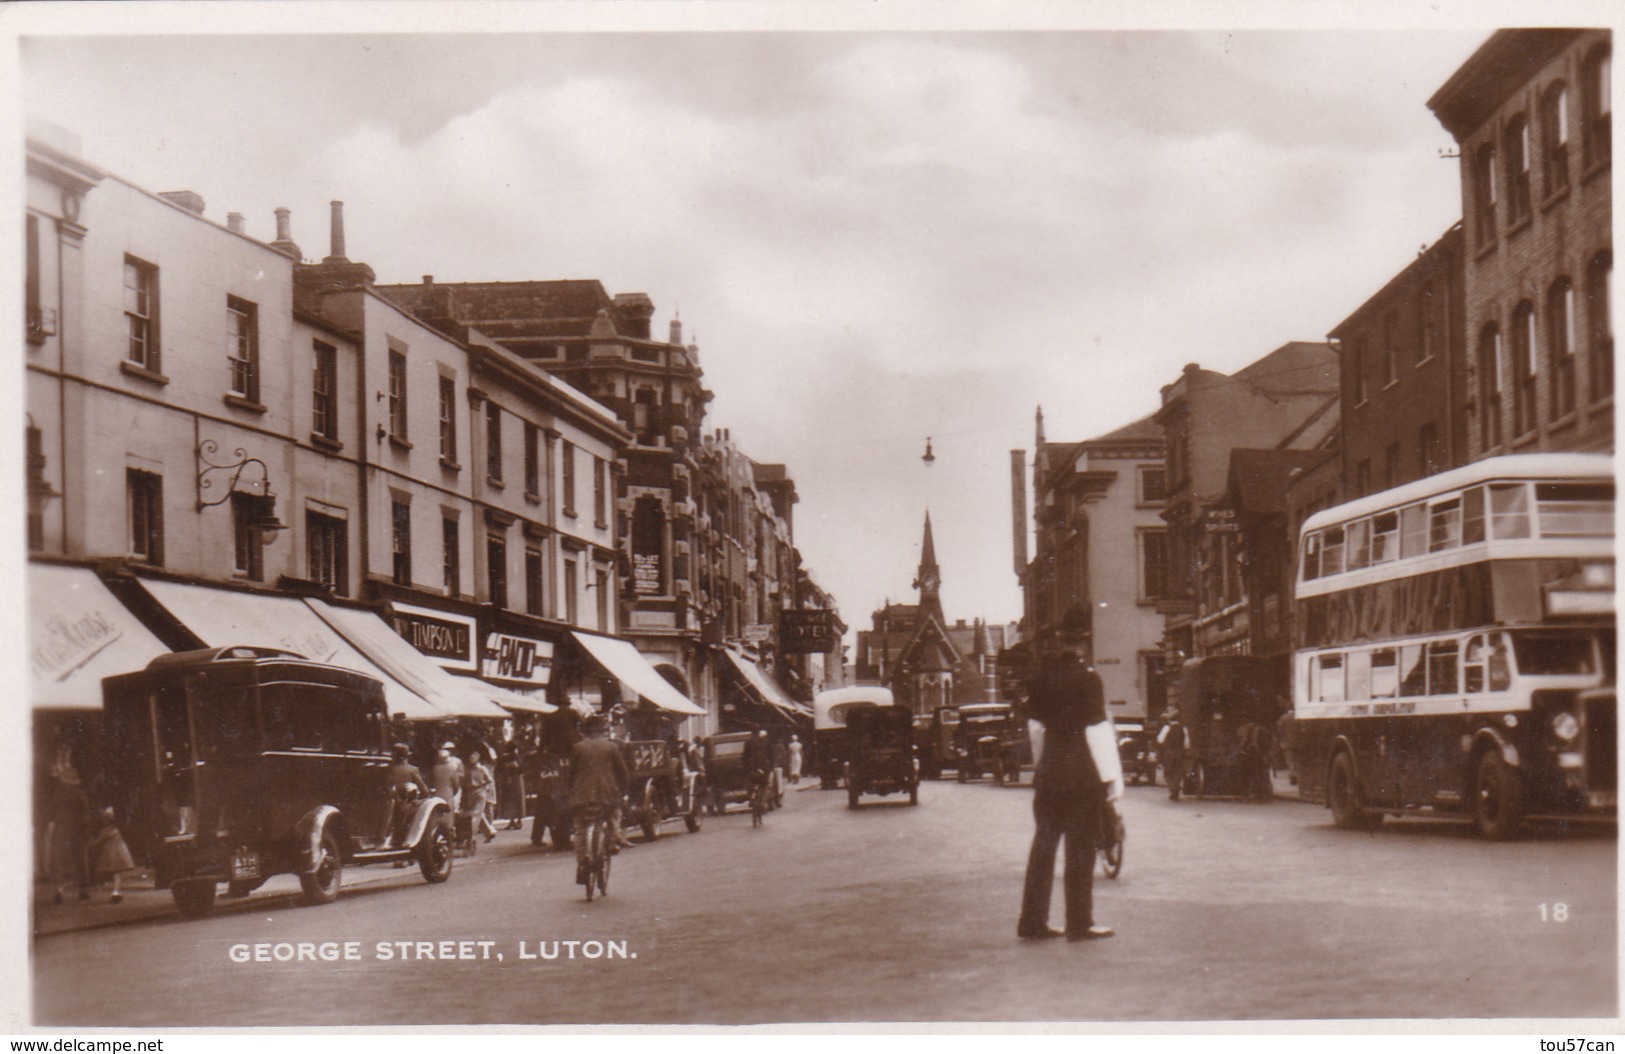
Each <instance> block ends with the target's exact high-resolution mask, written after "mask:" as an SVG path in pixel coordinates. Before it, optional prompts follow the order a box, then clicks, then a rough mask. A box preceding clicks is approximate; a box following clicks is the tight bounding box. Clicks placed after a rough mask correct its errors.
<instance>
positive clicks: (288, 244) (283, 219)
mask: <svg viewBox="0 0 1625 1054" xmlns="http://www.w3.org/2000/svg"><path fill="white" fill-rule="evenodd" d="M290 215H292V213H290V212H289V211H288V210H287V208H286V207H282V208H279V209H277V210H276V241H274V242H272V243H271V248H273V249H275V250H276V251H277V252H279V253H281V254H282V255H284V256H291V257H293V259H294V261H295V262H296V263H297V262H298V261H300V260H303V259H304V258H305V256H304V253H302V252H300V251H299V246H297V245H295V244H294V243H293V239H292V238H291V237H289V235H288V217H289V216H290Z"/></svg>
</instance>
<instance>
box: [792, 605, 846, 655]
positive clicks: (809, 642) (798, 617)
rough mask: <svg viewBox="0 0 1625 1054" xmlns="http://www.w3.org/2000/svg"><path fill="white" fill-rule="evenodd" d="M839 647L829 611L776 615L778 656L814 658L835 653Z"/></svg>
mask: <svg viewBox="0 0 1625 1054" xmlns="http://www.w3.org/2000/svg"><path fill="white" fill-rule="evenodd" d="M840 644H841V637H840V634H838V633H836V632H835V617H834V612H832V611H829V610H828V609H814V610H800V611H790V610H786V611H780V612H779V654H780V655H809V654H814V655H816V654H819V653H823V652H832V651H835V650H836V649H837V648H839V647H840Z"/></svg>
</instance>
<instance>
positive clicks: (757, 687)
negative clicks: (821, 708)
mask: <svg viewBox="0 0 1625 1054" xmlns="http://www.w3.org/2000/svg"><path fill="white" fill-rule="evenodd" d="M723 654H724V655H726V656H728V661H729V662H731V663H732V664H733V668H734V669H735V670H738V671H739V676H741V677H743V678H744V679H745V683H747V684H749V685H750V687H751V690H752V691H753V692H755V693H756V695H757V697H758V698H760V699H761V700H762V702H764V703H766V704H767V705H768V706H771V707H773V708H774V709H775V710H779V711H781V712H783V713H785V714H787V715H789V716H790V717H794V718H798V719H800V720H804V721H811V720H812V711H811V710H806V709H803V708H802V706H801V704H800V703H797V702H796V701H795V700H794V699H792V698H790V696H789V694H788V693H787V692H785V690H784V689H783V688H780V687H779V685H778V682H776V681H774V680H773V678H771V677H769V676H768V675H767V672H766V671H765V670H763V669H762V668H761V667H760V666H758V665H756V663H755V662H754V661H753V660H751V659H749V658H747V657H745V656H743V655H741V654H739V653H738V652H737V651H734V650H733V649H732V648H724V649H723Z"/></svg>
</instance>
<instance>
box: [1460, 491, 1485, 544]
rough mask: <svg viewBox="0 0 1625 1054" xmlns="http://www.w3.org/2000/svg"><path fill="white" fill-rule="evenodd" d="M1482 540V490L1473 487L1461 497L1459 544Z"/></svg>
mask: <svg viewBox="0 0 1625 1054" xmlns="http://www.w3.org/2000/svg"><path fill="white" fill-rule="evenodd" d="M1483 540H1484V488H1483V487H1473V488H1471V489H1470V490H1467V491H1465V492H1463V493H1462V496H1461V544H1462V545H1473V544H1474V543H1476V542H1482V541H1483Z"/></svg>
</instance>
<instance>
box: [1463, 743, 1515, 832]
mask: <svg viewBox="0 0 1625 1054" xmlns="http://www.w3.org/2000/svg"><path fill="white" fill-rule="evenodd" d="M1473 823H1474V825H1475V826H1476V827H1477V828H1478V831H1479V833H1480V834H1482V835H1483V836H1484V837H1485V838H1488V839H1490V840H1491V841H1494V842H1504V841H1506V840H1507V839H1508V838H1511V837H1513V836H1515V835H1516V834H1517V833H1518V828H1519V826H1520V825H1521V824H1522V823H1523V780H1522V778H1521V777H1520V776H1519V775H1518V770H1517V769H1515V768H1513V767H1512V766H1511V765H1508V764H1507V763H1506V760H1505V759H1504V758H1502V757H1501V752H1500V751H1499V750H1496V749H1493V748H1492V749H1490V750H1486V751H1485V752H1484V753H1483V754H1482V755H1481V756H1480V757H1479V759H1478V766H1477V768H1476V769H1475V770H1474V775H1473Z"/></svg>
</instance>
